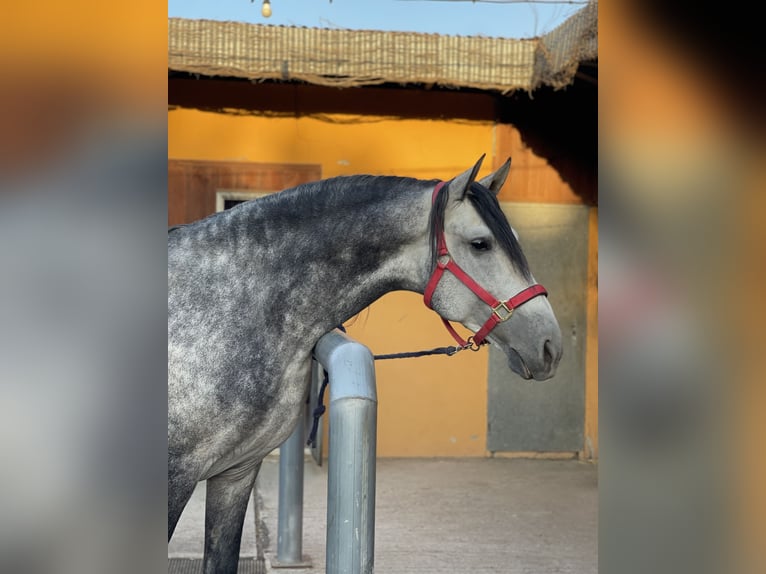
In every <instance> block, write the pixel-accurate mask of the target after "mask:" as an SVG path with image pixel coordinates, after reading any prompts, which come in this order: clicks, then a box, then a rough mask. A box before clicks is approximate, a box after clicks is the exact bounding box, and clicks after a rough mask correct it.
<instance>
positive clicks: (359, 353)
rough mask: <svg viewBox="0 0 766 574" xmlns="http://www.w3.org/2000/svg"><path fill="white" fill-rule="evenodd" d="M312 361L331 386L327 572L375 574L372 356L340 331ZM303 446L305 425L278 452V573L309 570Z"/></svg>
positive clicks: (375, 410)
mask: <svg viewBox="0 0 766 574" xmlns="http://www.w3.org/2000/svg"><path fill="white" fill-rule="evenodd" d="M314 356H315V357H316V360H317V361H318V362H319V363H320V364H321V365H322V366H323V367H324V369H326V370H327V372H328V375H329V380H330V395H329V405H330V408H329V410H330V433H329V435H330V445H329V455H328V468H327V543H326V566H325V571H326V574H370V573H372V571H373V565H374V545H375V456H376V436H377V416H378V415H377V413H378V398H377V391H376V388H375V364H374V360H373V356H372V353H371V352H370V350H369V349H368V348H367V347H365V346H364V345H362V344H361V343H357V342H356V341H354V340H352V339H350V338H349V337H348V336H346V335H345V334H344V333H341V332H340V331H337V330H336V331H332V332H330V333H327V334H326V335H324V336H323V337H322V338H321V339H320V340H319V342H318V343H317V345H316V348H315V349H314ZM304 440H305V427H304V424H303V419H301V422H300V423H299V424H298V428H296V430H295V431H294V432H293V434H292V435H291V436H290V438H289V439H287V441H285V443H284V444H283V445H282V447H281V448H280V460H279V526H278V537H277V561H276V563H275V564H274V565H275V566H282V567H293V568H295V567H299V566H305V565H306V563H305V562H303V556H302V537H303V452H304V451H303V445H304ZM297 466H300V469H298V468H297ZM298 491H300V492H298Z"/></svg>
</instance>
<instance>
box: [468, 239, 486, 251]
mask: <svg viewBox="0 0 766 574" xmlns="http://www.w3.org/2000/svg"><path fill="white" fill-rule="evenodd" d="M471 247H473V248H474V249H475V250H476V251H489V250H490V244H489V241H486V240H484V239H474V240H473V241H471Z"/></svg>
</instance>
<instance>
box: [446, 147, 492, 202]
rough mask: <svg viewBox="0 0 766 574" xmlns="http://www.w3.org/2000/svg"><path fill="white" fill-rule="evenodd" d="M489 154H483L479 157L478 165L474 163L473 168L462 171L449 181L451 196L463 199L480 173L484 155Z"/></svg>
mask: <svg viewBox="0 0 766 574" xmlns="http://www.w3.org/2000/svg"><path fill="white" fill-rule="evenodd" d="M485 155H487V154H482V155H481V157H480V158H479V161H477V162H476V165H474V166H473V167H472V168H471V169H467V170H466V171H464V172H463V173H461V174H460V175H459V176H457V177H456V178H454V179H453V180H452V181H450V183H449V193H450V196H451V197H452V198H454V199H462V198H463V195H465V192H466V191H468V186H469V185H471V184H472V183H473V182H474V181H475V180H476V176H477V175H478V173H479V169H480V168H481V162H483V161H484V156H485Z"/></svg>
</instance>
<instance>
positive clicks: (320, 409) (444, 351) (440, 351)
mask: <svg viewBox="0 0 766 574" xmlns="http://www.w3.org/2000/svg"><path fill="white" fill-rule="evenodd" d="M337 328H338V329H340V330H341V331H343V332H344V333H345V332H346V329H345V328H344V327H343V325H339V326H338V327H337ZM466 349H471V350H472V351H478V350H479V346H477V345H475V344H474V342H473V337H469V338H468V344H467V345H466V346H464V347H457V346H454V347H436V348H435V349H428V350H427V351H410V352H405V353H389V354H387V355H373V356H372V358H373V359H374V360H376V361H385V360H387V359H413V358H415V357H427V356H429V355H447V356H448V357H451V356H452V355H455V354H457V353H459V352H460V351H464V350H466ZM322 370H323V372H324V378H323V379H322V385H321V386H320V387H319V394H318V395H317V406H316V407H314V411H313V412H312V413H311V416H312V417H313V419H314V420H313V421H312V423H311V432H310V433H309V438H308V440H307V441H306V444H307V445H308V446H310V447H312V448H314V447H315V446H316V438H317V429H318V428H319V418H320V417H321V416H322V415H323V414H324V412H325V410H326V409H325V406H324V391H325V389H326V388H327V385H328V383H329V382H330V380H329V377H328V375H327V371H326V370H324V369H322ZM306 402H307V403H308V399H307V400H306Z"/></svg>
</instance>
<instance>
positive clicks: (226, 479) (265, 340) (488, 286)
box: [168, 157, 561, 573]
mask: <svg viewBox="0 0 766 574" xmlns="http://www.w3.org/2000/svg"><path fill="white" fill-rule="evenodd" d="M482 159H483V157H482ZM481 161H482V160H481V159H480V160H479V161H478V162H477V164H476V165H475V166H474V167H473V168H471V169H469V170H467V171H466V172H465V173H463V174H461V175H459V176H457V177H455V178H454V179H452V180H450V181H448V182H446V183H442V182H436V181H420V180H416V179H411V178H404V177H376V176H366V175H359V176H348V177H336V178H333V179H328V180H324V181H319V182H315V183H309V184H305V185H300V186H298V187H295V188H293V189H289V190H286V191H283V192H281V193H277V194H274V195H271V196H267V197H264V198H261V199H258V200H254V201H249V202H246V203H243V204H240V205H238V206H236V207H234V208H233V209H230V210H228V211H225V212H222V213H217V214H215V215H212V216H210V217H207V218H206V219H203V220H200V221H197V222H195V223H192V224H189V225H185V226H181V227H179V228H176V229H173V230H172V231H171V232H170V233H169V234H168V539H170V537H171V536H172V534H173V530H174V528H175V526H176V523H177V521H178V518H179V517H180V515H181V512H182V510H183V508H184V506H185V505H186V503H187V502H188V500H189V498H190V496H191V494H192V491H193V490H194V487H195V485H196V484H197V482H198V481H201V480H207V502H206V509H205V558H204V570H205V572H207V573H213V572H216V573H229V572H231V573H234V572H236V571H237V563H238V559H239V547H240V539H241V535H242V524H243V521H244V515H245V510H246V508H247V503H248V498H249V495H250V492H251V490H252V488H253V484H254V482H255V478H256V475H257V473H258V469H259V468H260V465H261V461H262V460H263V458H264V456H266V455H267V454H268V453H269V452H270V451H271V450H273V449H274V448H276V447H277V446H279V445H280V444H281V443H282V442H283V441H284V440H285V439H286V438H287V437H288V436H289V435H290V433H291V432H292V430H293V428H294V427H295V425H296V424H297V422H298V419H299V417H300V416H302V413H303V409H304V406H305V401H306V396H307V392H308V388H309V372H310V365H311V352H312V348H313V347H314V344H315V343H316V342H317V340H318V339H319V338H320V337H321V336H322V335H324V334H325V333H327V332H328V331H330V330H332V329H333V327H335V326H336V325H339V324H341V323H343V322H344V321H346V320H347V319H349V318H350V317H352V316H353V315H355V314H357V313H358V312H359V311H361V310H362V309H364V308H365V307H367V306H368V305H370V304H371V303H372V302H373V301H375V300H376V299H378V298H379V297H381V296H382V295H384V294H386V293H388V292H389V291H394V290H407V291H415V292H418V293H425V298H426V303H427V305H428V306H429V307H431V308H432V309H434V310H435V311H436V312H437V313H438V314H439V315H441V317H442V318H443V319H445V320H450V321H457V322H460V323H462V324H463V325H464V326H466V327H467V328H469V329H471V330H473V331H478V332H477V334H476V336H475V338H472V339H469V341H467V342H466V341H462V340H461V339H459V337H458V340H459V341H460V344H461V346H463V345H464V346H473V348H476V345H478V344H481V343H483V342H484V339H485V338H486V339H487V340H489V341H491V342H492V343H493V344H496V345H497V346H498V347H499V348H501V349H502V350H503V351H504V352H505V353H506V355H507V356H508V362H509V366H510V368H511V369H512V370H513V371H514V372H516V373H518V374H519V375H520V376H522V377H524V378H525V379H531V378H534V379H538V380H543V379H547V378H549V377H551V376H553V374H554V373H555V371H556V367H557V365H558V362H559V359H560V357H561V332H560V330H559V326H558V323H557V322H556V319H555V317H554V315H553V311H552V310H551V307H550V305H549V303H548V300H547V298H546V297H543V296H538V295H544V294H545V290H544V289H542V287H540V286H539V285H536V284H535V281H534V279H533V278H532V275H531V273H530V272H529V269H528V266H527V262H526V259H525V258H524V254H523V253H522V251H521V248H520V246H519V244H518V241H517V237H516V234H515V232H514V231H513V230H512V229H511V227H510V225H509V224H508V221H507V220H506V218H505V216H504V215H503V213H502V211H501V210H500V207H499V204H498V202H497V199H496V197H495V195H496V194H497V192H498V191H499V190H500V188H501V187H502V185H503V183H504V182H505V179H506V177H507V175H508V171H509V169H510V160H508V161H507V162H506V163H505V164H504V165H503V166H502V167H501V168H500V169H499V170H497V172H495V173H493V174H491V175H489V176H487V177H485V178H484V179H482V180H480V181H479V182H476V181H474V180H475V178H476V174H477V173H478V171H479V167H480V165H481ZM458 264H459V266H458ZM466 278H467V279H466ZM477 288H478V290H477ZM492 294H494V296H497V297H509V299H508V300H502V301H498V300H496V299H494V296H493V295H492ZM512 296H513V297H512ZM522 303H523V304H522ZM519 305H521V306H519ZM491 307H492V308H494V310H493V309H492V308H491ZM514 307H518V308H517V309H516V310H515V312H513V315H512V317H511V312H512V311H513V308H514ZM506 319H510V320H506Z"/></svg>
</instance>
